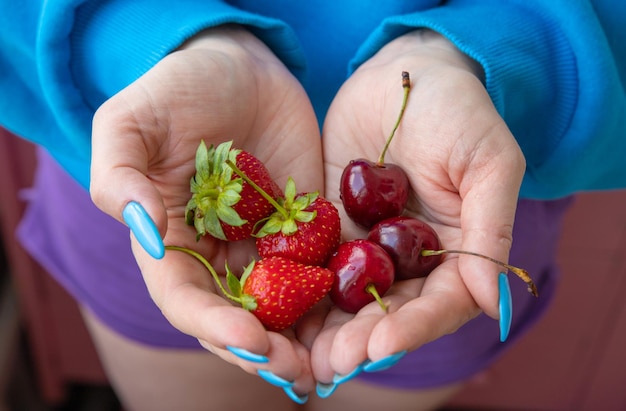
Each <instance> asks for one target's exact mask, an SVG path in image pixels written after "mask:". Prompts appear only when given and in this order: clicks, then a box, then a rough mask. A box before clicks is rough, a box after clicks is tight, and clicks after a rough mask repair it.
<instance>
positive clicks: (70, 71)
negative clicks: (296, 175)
mask: <svg viewBox="0 0 626 411" xmlns="http://www.w3.org/2000/svg"><path fill="white" fill-rule="evenodd" d="M4 3H8V2H4ZM1 7H2V8H3V9H5V10H0V11H2V12H3V13H2V16H1V17H0V23H4V25H3V30H5V29H6V30H11V32H12V35H11V36H4V35H3V36H0V41H2V42H4V43H6V44H2V46H3V47H0V48H1V49H2V50H0V73H2V74H3V75H1V76H0V88H3V89H4V90H7V92H6V93H2V95H0V124H1V125H3V126H4V127H6V128H8V129H10V130H11V131H13V132H14V133H16V134H18V135H20V136H22V137H24V138H27V139H29V140H32V141H34V142H36V143H38V144H41V145H42V146H44V147H46V148H47V149H48V150H49V151H50V152H51V154H52V155H53V156H54V157H55V158H56V159H57V160H58V161H59V162H61V164H62V165H63V166H64V168H66V169H67V170H68V171H69V172H70V173H71V174H72V175H73V176H74V177H75V178H76V179H77V180H78V181H79V182H80V183H81V184H82V185H83V186H84V187H87V186H88V184H89V160H90V157H91V154H90V151H91V144H90V139H91V121H92V117H93V114H94V112H95V110H96V109H97V107H98V106H99V105H100V104H101V103H103V102H104V101H105V100H106V99H107V98H109V97H111V96H112V95H113V94H115V93H116V92H118V91H119V90H121V89H122V88H123V87H125V86H127V85H128V84H130V83H131V82H132V81H134V80H135V79H137V78H138V77H139V76H141V75H142V74H143V73H145V72H146V71H147V70H148V69H150V68H151V67H152V66H153V65H154V64H155V63H157V62H158V61H159V60H160V59H161V58H163V57H164V56H165V55H167V54H168V53H170V52H171V51H173V50H174V49H176V48H177V47H179V46H180V45H181V44H182V43H183V42H184V41H185V40H187V39H188V38H190V37H191V36H193V35H194V34H196V33H198V32H199V31H201V30H203V29H205V28H209V27H214V26H218V25H222V24H227V23H235V24H241V25H245V26H247V27H249V29H250V30H251V31H252V32H253V33H254V34H255V35H257V36H258V37H259V38H260V39H261V40H263V41H264V42H265V43H266V44H267V45H268V46H269V47H270V48H271V49H272V50H273V51H274V53H276V55H277V56H278V57H279V58H280V59H281V60H282V61H283V62H284V63H285V64H286V65H287V66H288V67H289V68H290V69H291V70H292V72H293V73H294V74H296V75H298V74H299V73H301V72H302V71H303V70H304V57H303V54H302V51H301V49H300V47H299V43H298V41H297V39H296V36H295V34H294V33H293V32H292V31H291V29H290V28H289V27H288V26H287V25H286V24H284V23H283V22H281V21H278V20H276V19H272V18H268V17H263V16H260V15H257V14H252V13H248V12H245V11H243V10H240V9H237V8H235V7H233V6H231V5H229V4H227V3H226V2H222V1H216V0H180V1H176V2H171V1H167V0H132V1H128V0H109V1H95V0H92V1H80V0H59V1H55V2H41V4H36V2H28V3H27V4H26V5H22V4H20V5H17V4H16V5H15V6H9V5H3V6H1ZM5 46H6V47H5ZM5 86H6V87H7V88H4V87H5ZM5 109H6V111H5Z"/></svg>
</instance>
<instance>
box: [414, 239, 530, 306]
mask: <svg viewBox="0 0 626 411" xmlns="http://www.w3.org/2000/svg"><path fill="white" fill-rule="evenodd" d="M442 254H466V255H472V256H474V257H480V258H483V259H485V260H489V261H491V262H492V263H495V264H497V265H499V266H501V267H504V268H506V269H507V270H509V271H511V272H512V273H514V274H515V275H517V276H518V277H519V278H520V279H521V280H522V281H524V282H525V283H526V285H527V286H528V292H529V293H531V294H532V295H534V296H535V297H539V293H538V291H537V286H536V285H535V283H534V282H533V280H532V278H530V275H529V274H528V271H526V270H524V269H523V268H519V267H515V266H512V265H509V264H507V263H503V262H502V261H498V260H496V259H495V258H491V257H488V256H486V255H482V254H478V253H475V252H472V251H464V250H422V251H421V255H422V256H424V257H430V256H436V255H442Z"/></svg>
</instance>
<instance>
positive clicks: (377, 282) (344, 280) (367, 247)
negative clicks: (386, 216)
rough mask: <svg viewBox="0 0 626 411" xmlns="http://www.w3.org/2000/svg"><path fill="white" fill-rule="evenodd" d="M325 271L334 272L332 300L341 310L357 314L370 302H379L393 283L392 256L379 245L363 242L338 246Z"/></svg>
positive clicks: (331, 291) (361, 240)
mask: <svg viewBox="0 0 626 411" xmlns="http://www.w3.org/2000/svg"><path fill="white" fill-rule="evenodd" d="M327 268H328V269H329V270H331V271H333V272H334V273H335V281H334V283H333V287H332V289H331V290H330V298H331V300H332V301H333V302H334V303H335V305H337V306H338V307H339V308H341V309H342V310H344V311H346V312H349V313H356V312H358V311H359V310H360V309H361V308H363V307H364V306H365V305H367V304H369V303H371V302H372V301H378V303H379V304H380V305H381V307H382V308H383V309H385V310H386V306H385V304H384V303H383V302H382V300H381V299H380V296H381V295H384V294H385V293H386V292H387V290H389V288H390V287H391V285H392V284H393V281H394V268H393V261H392V260H391V257H389V255H388V254H387V253H386V252H385V250H383V249H382V247H380V246H379V245H377V244H375V243H373V242H371V241H368V240H364V239H359V240H352V241H347V242H345V243H342V244H340V245H339V248H337V251H336V252H335V253H334V254H333V255H332V256H331V257H330V260H329V261H328V264H327Z"/></svg>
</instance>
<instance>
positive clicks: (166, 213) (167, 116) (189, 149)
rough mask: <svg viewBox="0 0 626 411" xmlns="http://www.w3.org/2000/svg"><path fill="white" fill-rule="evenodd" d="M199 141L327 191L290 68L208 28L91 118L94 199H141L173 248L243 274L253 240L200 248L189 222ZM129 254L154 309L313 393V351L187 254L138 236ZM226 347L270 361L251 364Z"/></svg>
mask: <svg viewBox="0 0 626 411" xmlns="http://www.w3.org/2000/svg"><path fill="white" fill-rule="evenodd" d="M201 140H204V141H205V142H206V144H207V145H210V144H213V145H217V144H219V143H221V142H224V141H227V140H233V147H236V148H240V149H243V150H245V151H248V152H250V153H252V154H253V155H255V156H256V157H257V158H258V159H260V160H261V161H262V162H264V163H265V165H266V167H267V168H268V170H269V171H270V174H271V175H272V176H273V177H274V179H275V180H276V181H277V183H278V184H279V186H284V184H285V182H286V181H287V177H288V176H292V177H293V178H294V180H295V181H297V182H298V188H299V189H301V190H307V191H314V190H320V189H322V188H323V169H322V167H323V165H322V154H321V141H320V135H319V128H318V124H317V120H316V118H315V115H314V112H313V109H312V107H311V105H310V102H309V100H308V98H307V96H306V94H305V92H304V91H303V89H302V88H301V86H300V85H299V83H298V82H297V80H296V79H295V78H294V77H293V76H292V75H291V74H290V73H289V71H288V70H287V68H285V67H284V65H283V64H282V63H281V62H280V61H279V60H278V59H277V58H276V57H274V55H273V54H272V52H271V51H270V50H269V49H268V48H267V47H266V46H265V45H264V44H263V43H262V42H261V41H259V40H258V39H256V38H255V37H254V36H252V35H251V34H250V33H248V32H247V31H245V30H243V29H241V28H236V27H220V28H216V29H211V30H207V31H205V32H203V33H201V34H200V35H198V36H197V37H195V38H194V39H192V40H190V41H189V42H188V43H187V44H185V45H183V46H182V47H181V48H180V49H179V50H177V51H176V52H173V53H172V54H170V55H168V56H167V57H165V58H164V59H163V60H162V61H160V62H159V63H158V64H157V65H155V66H154V67H153V68H152V69H151V70H149V71H148V72H147V73H145V75H143V76H142V77H140V78H139V79H137V80H136V81H135V82H134V83H132V84H131V85H129V86H128V87H127V88H125V89H124V90H122V91H121V92H120V93H118V94H117V95H115V96H113V97H112V98H111V99H110V100H108V101H107V102H106V103H105V104H104V105H102V107H101V108H100V109H99V110H98V111H97V113H96V116H95V118H94V123H93V143H92V144H93V157H92V175H91V194H92V198H93V200H94V202H95V204H96V205H97V206H98V207H100V208H101V209H102V210H104V211H105V212H106V213H108V214H110V215H112V216H113V217H115V218H117V219H118V220H120V221H124V220H123V217H122V211H123V209H124V208H125V206H126V205H127V204H128V203H129V202H130V201H134V202H137V203H139V204H141V206H143V208H144V209H145V210H146V211H147V213H148V214H149V216H150V217H151V218H152V220H153V221H154V222H155V224H156V227H157V229H158V231H159V232H160V234H161V235H162V236H163V241H164V243H165V244H166V245H176V246H181V247H187V248H190V249H193V250H195V251H198V252H200V253H201V254H203V255H204V256H205V258H206V259H207V260H208V261H209V262H210V263H211V264H212V266H213V267H214V268H215V269H216V270H217V271H218V272H220V273H223V272H224V264H225V262H226V261H227V262H228V265H229V267H231V269H233V271H235V272H236V273H237V272H238V271H239V272H240V271H241V270H242V269H243V267H244V266H245V265H247V264H248V263H249V262H250V260H251V259H252V258H253V257H255V256H256V252H255V248H254V242H253V241H252V240H245V241H238V242H234V243H226V242H222V241H217V240H212V239H211V238H209V237H208V236H205V237H203V238H202V239H201V240H200V241H199V242H196V241H195V230H194V228H193V227H190V226H188V225H186V223H185V215H184V214H185V206H186V204H187V201H188V200H189V198H190V196H191V194H190V191H189V181H190V178H191V177H192V176H193V175H194V172H195V168H194V159H195V152H196V149H197V147H198V145H199V143H200V141H201ZM133 252H134V254H135V257H136V260H137V262H138V264H139V267H140V268H141V272H142V274H143V277H144V280H145V283H146V285H147V288H148V290H149V292H150V295H151V296H152V298H153V300H154V302H155V303H156V304H157V306H159V308H160V309H161V310H162V312H163V313H164V315H165V316H166V317H167V319H168V320H169V321H170V322H171V323H172V324H173V325H174V326H175V327H177V328H178V329H180V330H181V331H183V332H184V333H187V334H189V335H192V336H194V337H196V338H198V339H199V340H200V341H201V343H202V344H203V346H205V347H206V348H207V349H209V350H210V351H212V352H214V353H216V354H218V355H220V356H221V357H223V358H225V359H226V360H227V361H230V362H232V363H235V364H238V365H240V366H241V367H242V368H244V369H245V370H247V371H248V372H256V369H257V368H259V367H262V368H265V369H269V370H271V371H272V372H274V373H275V374H276V375H279V376H281V377H282V378H285V379H287V380H294V381H296V382H297V383H298V384H299V385H300V389H299V391H308V390H310V389H311V386H312V384H313V381H312V378H311V374H310V369H309V354H308V350H307V349H305V348H304V347H303V346H302V345H301V344H299V343H298V341H297V340H296V339H295V338H294V337H293V336H292V335H289V333H284V334H280V333H269V332H267V331H266V330H265V329H264V328H263V326H262V325H261V323H260V322H259V321H258V320H257V319H256V318H255V317H254V316H253V315H252V314H251V313H249V312H248V311H245V310H243V309H242V308H241V307H235V306H233V305H231V304H230V303H229V302H227V301H226V300H225V299H224V298H222V296H220V295H219V293H218V292H217V291H216V287H215V284H214V283H213V280H212V279H211V276H210V275H209V273H208V272H207V270H206V269H205V268H204V267H203V266H202V265H201V264H200V263H199V262H197V261H196V260H195V259H193V258H192V257H191V256H189V255H187V254H184V253H181V252H178V251H170V250H168V251H167V252H166V253H165V256H164V258H163V259H161V260H156V259H154V258H152V257H150V256H149V255H148V254H147V253H146V252H145V251H144V250H143V249H142V247H141V246H140V245H138V243H137V241H136V238H134V237H133ZM227 346H233V347H238V348H242V349H244V350H247V351H249V352H252V353H256V354H259V355H263V356H265V357H267V358H268V359H269V360H270V361H269V363H267V364H262V365H261V366H260V365H259V364H255V363H253V362H250V361H246V360H242V359H241V358H239V357H237V356H235V355H233V354H232V353H231V352H230V351H229V350H227V349H226V347H227Z"/></svg>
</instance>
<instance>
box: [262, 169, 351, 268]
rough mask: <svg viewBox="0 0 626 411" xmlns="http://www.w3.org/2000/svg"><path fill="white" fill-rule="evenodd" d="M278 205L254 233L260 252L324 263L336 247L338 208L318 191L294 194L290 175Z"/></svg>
mask: <svg viewBox="0 0 626 411" xmlns="http://www.w3.org/2000/svg"><path fill="white" fill-rule="evenodd" d="M279 203H280V204H279V205H280V206H279V207H277V210H276V211H275V212H274V213H273V214H272V215H271V216H270V217H269V219H268V220H267V221H266V222H265V224H264V225H263V227H262V228H261V229H260V230H259V231H258V232H257V233H256V234H255V237H257V240H256V246H257V250H258V252H259V255H260V256H261V257H263V258H267V257H271V256H280V257H284V258H288V259H291V260H294V261H297V262H300V263H303V264H306V265H317V266H324V264H325V263H326V261H327V260H328V258H329V257H330V256H331V254H332V253H333V252H334V251H335V249H336V248H337V247H338V246H339V241H340V236H341V223H340V219H339V211H338V210H337V208H336V207H335V206H334V205H333V204H332V203H331V202H330V201H328V200H326V199H325V198H323V197H321V196H320V195H319V194H318V193H317V192H314V193H301V194H298V195H296V186H295V183H294V181H293V180H292V179H291V178H290V179H289V180H288V181H287V186H286V187H285V197H284V198H283V199H279Z"/></svg>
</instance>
